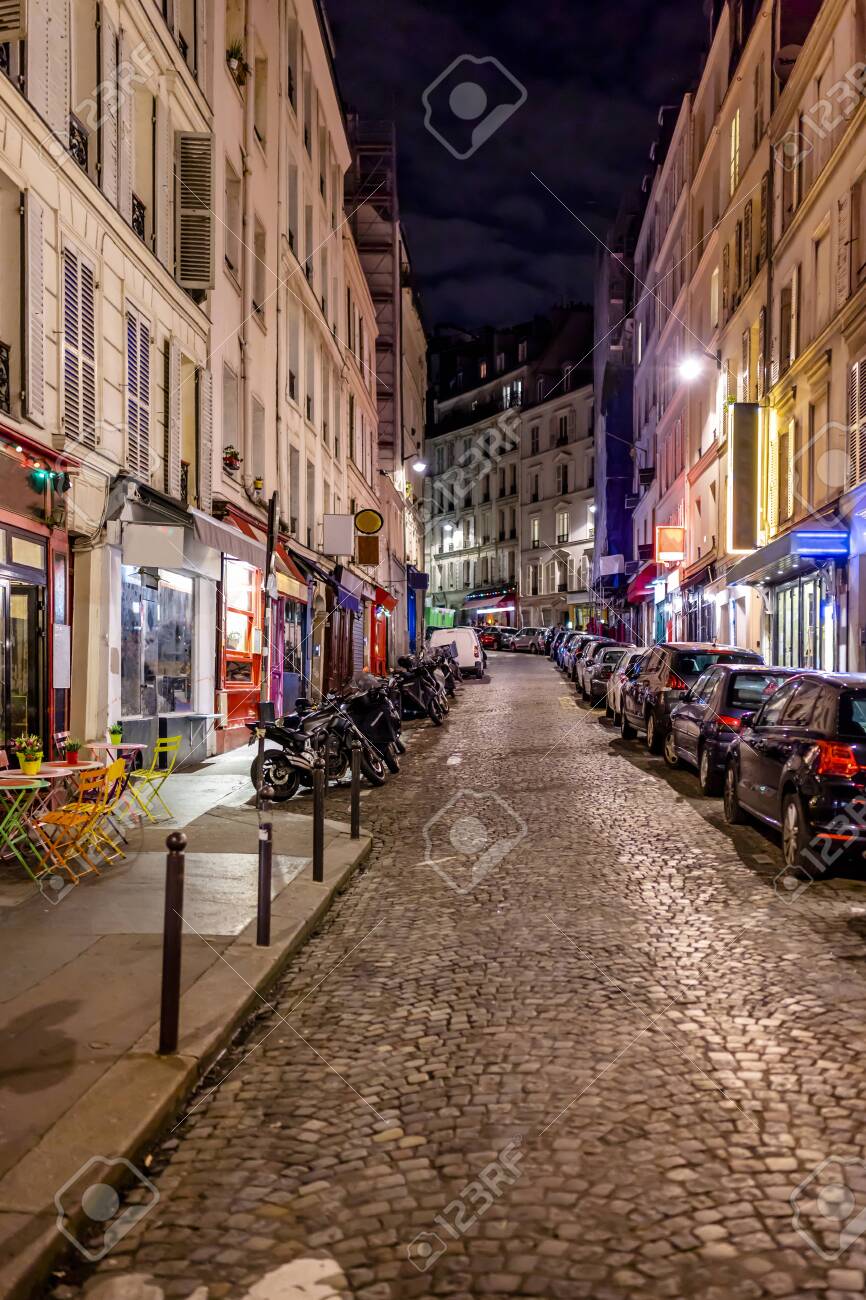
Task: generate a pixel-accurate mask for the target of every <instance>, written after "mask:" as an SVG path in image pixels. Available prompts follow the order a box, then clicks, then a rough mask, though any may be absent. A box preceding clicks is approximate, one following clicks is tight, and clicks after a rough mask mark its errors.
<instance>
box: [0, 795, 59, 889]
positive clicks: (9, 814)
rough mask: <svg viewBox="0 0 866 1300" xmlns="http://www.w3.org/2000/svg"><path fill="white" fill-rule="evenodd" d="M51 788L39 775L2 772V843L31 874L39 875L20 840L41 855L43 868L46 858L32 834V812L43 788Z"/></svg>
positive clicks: (33, 876) (32, 878) (0, 797)
mask: <svg viewBox="0 0 866 1300" xmlns="http://www.w3.org/2000/svg"><path fill="white" fill-rule="evenodd" d="M48 789H50V785H49V783H48V781H46V780H43V779H42V778H41V777H37V776H25V775H24V774H23V773H21V774H20V775H19V774H17V773H14V772H8V773H2V774H0V846H2V847H3V848H4V849H8V850H9V852H10V853H11V854H13V855H14V857H16V858H17V859H18V861H19V862H20V864H21V866H22V867H23V868H24V870H25V871H26V872H27V874H28V876H30V878H31V880H36V879H37V873H36V872H35V871H33V869H32V867H31V866H30V864H29V862H28V861H27V859H26V858H25V857H24V855H23V853H22V852H21V850H20V849H19V847H18V846H19V844H21V843H22V841H23V842H24V843H26V844H27V845H28V846H29V848H30V849H31V850H32V851H33V852H34V853H35V854H36V855H37V857H38V858H39V863H40V867H41V868H42V869H43V870H44V867H45V861H44V859H43V858H42V857H41V856H40V855H39V851H38V848H37V845H36V844H35V843H34V842H33V840H32V839H31V837H30V833H29V832H30V829H31V825H32V822H31V819H30V812H31V809H32V808H33V805H34V803H36V802H37V800H38V799H39V798H40V796H41V793H42V791H43V790H48Z"/></svg>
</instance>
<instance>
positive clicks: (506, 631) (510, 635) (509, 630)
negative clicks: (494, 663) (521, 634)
mask: <svg viewBox="0 0 866 1300" xmlns="http://www.w3.org/2000/svg"><path fill="white" fill-rule="evenodd" d="M516 636H517V628H516V627H501V628H500V629H499V649H500V650H510V649H511V642H512V641H513V640H514V638H515V637H516Z"/></svg>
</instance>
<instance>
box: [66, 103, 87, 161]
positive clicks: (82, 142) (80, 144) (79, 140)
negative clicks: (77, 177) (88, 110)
mask: <svg viewBox="0 0 866 1300" xmlns="http://www.w3.org/2000/svg"><path fill="white" fill-rule="evenodd" d="M69 152H70V153H71V154H72V157H73V158H74V159H75V161H76V162H77V163H78V166H79V167H80V168H81V169H82V171H85V172H86V171H87V127H86V126H85V125H84V123H83V122H81V121H79V119H78V118H77V117H76V116H75V114H74V113H70V114H69Z"/></svg>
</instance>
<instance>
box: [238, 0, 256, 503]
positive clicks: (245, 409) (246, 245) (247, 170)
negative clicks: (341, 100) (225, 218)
mask: <svg viewBox="0 0 866 1300" xmlns="http://www.w3.org/2000/svg"><path fill="white" fill-rule="evenodd" d="M251 9H252V5H251V4H247V6H246V12H245V15H244V58H245V59H246V61H247V63H249V59H250V56H251V53H252V34H253V29H252V23H251V21H250V11H251ZM253 75H255V71H254V72H253ZM245 90H246V94H245V95H244V130H243V143H242V146H241V162H242V168H243V217H242V231H243V253H244V260H243V266H244V271H245V275H244V276H243V279H242V285H241V327H240V330H239V331H238V341H239V343H240V349H241V373H240V385H241V400H240V418H241V421H242V425H243V436H242V441H243V449H244V464H245V466H246V469H245V471H244V473H243V484H244V489H245V491H246V493H247V495H248V496H249V494H250V491H251V489H252V474H251V472H250V466H251V465H252V399H251V395H250V392H249V383H248V374H247V341H248V335H247V327H248V323H249V318H250V313H251V312H252V302H253V273H254V270H255V263H254V254H253V252H252V251H251V244H252V247H253V248H254V243H253V240H254V223H253V215H252V185H251V182H250V178H251V176H252V168H251V166H250V158H251V155H252V149H251V143H252V111H253V102H254V96H255V86H254V85H252V86H251V83H250V78H249V74H248V75H247V82H246V86H245Z"/></svg>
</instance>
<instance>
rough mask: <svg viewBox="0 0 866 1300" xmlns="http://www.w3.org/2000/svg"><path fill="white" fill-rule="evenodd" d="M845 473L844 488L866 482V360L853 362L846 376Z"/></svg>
mask: <svg viewBox="0 0 866 1300" xmlns="http://www.w3.org/2000/svg"><path fill="white" fill-rule="evenodd" d="M846 471H847V481H846V483H845V487H846V488H850V487H854V485H855V484H857V483H862V482H863V481H864V480H866V358H864V359H863V360H861V361H855V362H854V364H853V366H852V367H851V371H850V373H849V375H848V446H847V464H846Z"/></svg>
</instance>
